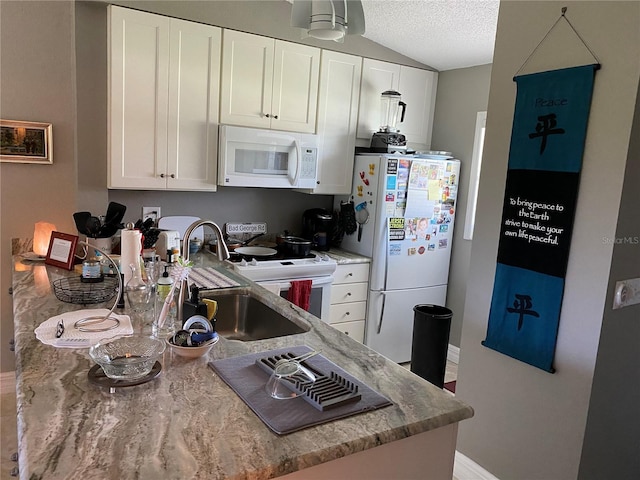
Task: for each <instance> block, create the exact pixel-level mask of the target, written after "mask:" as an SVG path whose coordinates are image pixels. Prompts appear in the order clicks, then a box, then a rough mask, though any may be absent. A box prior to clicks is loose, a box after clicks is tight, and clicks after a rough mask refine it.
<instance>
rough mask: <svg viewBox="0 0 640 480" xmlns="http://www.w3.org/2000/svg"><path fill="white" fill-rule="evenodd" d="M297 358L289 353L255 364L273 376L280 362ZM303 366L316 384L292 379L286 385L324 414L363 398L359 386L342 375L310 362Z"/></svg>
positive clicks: (260, 360)
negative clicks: (312, 376) (314, 378)
mask: <svg viewBox="0 0 640 480" xmlns="http://www.w3.org/2000/svg"><path fill="white" fill-rule="evenodd" d="M296 356H297V355H296V354H294V353H291V352H287V353H284V354H282V355H273V356H269V357H263V358H258V359H256V361H255V364H256V365H257V366H258V367H260V368H261V369H262V370H263V371H264V372H265V373H267V374H268V375H271V373H272V372H273V370H274V368H275V365H276V362H277V361H278V360H283V359H286V360H291V359H293V358H295V357H296ZM301 365H303V366H304V367H306V368H307V369H308V370H310V371H311V373H313V374H314V375H315V377H316V380H315V382H309V381H308V379H296V378H295V377H292V379H291V381H287V382H286V383H285V386H286V387H287V388H289V389H290V390H291V391H293V392H295V393H297V394H298V395H300V396H301V397H302V398H304V400H305V401H306V402H307V403H309V404H311V405H312V406H313V407H315V408H316V409H318V410H320V411H322V412H324V411H325V410H329V409H332V408H335V407H339V406H341V405H345V404H348V403H352V402H357V401H359V400H360V399H361V398H362V395H361V393H360V392H359V387H358V385H356V384H354V383H353V382H351V381H350V380H347V379H346V378H345V377H343V376H342V375H341V374H340V373H338V372H336V371H333V370H332V371H330V372H329V373H328V374H327V373H325V372H321V371H319V370H318V369H317V368H315V367H313V365H310V364H309V363H308V361H303V362H301Z"/></svg>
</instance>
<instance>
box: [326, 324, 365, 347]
mask: <svg viewBox="0 0 640 480" xmlns="http://www.w3.org/2000/svg"><path fill="white" fill-rule="evenodd" d="M331 326H332V327H333V328H336V329H338V330H340V331H341V332H342V333H344V334H345V335H349V336H350V337H351V338H353V339H354V340H356V341H358V342H360V343H364V320H357V321H355V322H342V323H336V324H333V325H331Z"/></svg>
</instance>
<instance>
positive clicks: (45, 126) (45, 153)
mask: <svg viewBox="0 0 640 480" xmlns="http://www.w3.org/2000/svg"><path fill="white" fill-rule="evenodd" d="M51 132H52V127H51V124H50V123H39V122H22V121H16V120H0V162H10V163H44V164H51V163H53V137H52V136H51Z"/></svg>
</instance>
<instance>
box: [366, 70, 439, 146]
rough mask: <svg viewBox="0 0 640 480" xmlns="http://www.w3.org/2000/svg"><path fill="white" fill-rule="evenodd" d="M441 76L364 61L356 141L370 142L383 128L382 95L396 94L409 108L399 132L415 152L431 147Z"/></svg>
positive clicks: (429, 72) (400, 124)
mask: <svg viewBox="0 0 640 480" xmlns="http://www.w3.org/2000/svg"><path fill="white" fill-rule="evenodd" d="M437 81H438V74H437V72H431V71H429V70H421V69H419V68H413V67H406V66H403V65H396V64H393V63H388V62H381V61H379V60H372V59H369V58H365V59H364V61H363V65H362V85H361V88H360V112H359V117H358V131H357V138H362V139H371V135H373V133H374V132H377V131H378V130H379V128H380V95H381V94H382V92H384V91H385V90H396V91H398V92H400V94H401V95H402V101H403V102H404V103H406V104H407V108H406V114H405V118H404V122H402V123H398V125H397V128H398V129H399V130H400V133H402V134H403V135H405V137H406V138H407V143H408V144H409V145H410V146H413V147H414V148H416V147H417V148H420V149H428V148H430V146H431V132H432V129H433V112H434V107H435V98H436V89H437Z"/></svg>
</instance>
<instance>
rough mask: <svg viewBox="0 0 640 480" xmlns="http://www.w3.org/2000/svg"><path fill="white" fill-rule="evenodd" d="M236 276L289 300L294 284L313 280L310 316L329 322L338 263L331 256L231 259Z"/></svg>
mask: <svg viewBox="0 0 640 480" xmlns="http://www.w3.org/2000/svg"><path fill="white" fill-rule="evenodd" d="M227 262H229V263H231V264H232V265H233V269H234V270H235V272H236V273H238V274H240V275H242V276H243V277H245V278H248V279H249V280H253V281H254V282H256V283H258V284H260V285H262V286H264V287H265V288H268V289H269V290H271V291H272V292H274V293H276V294H278V295H280V296H281V297H282V298H285V299H287V300H289V290H290V289H291V285H292V282H295V281H301V280H311V292H310V298H309V308H308V311H309V313H311V314H313V315H315V316H316V317H318V318H320V319H322V320H323V321H325V322H327V323H328V322H329V315H330V312H329V308H330V305H331V284H332V283H333V272H335V270H336V267H337V265H338V264H337V262H336V261H335V260H333V259H332V258H329V256H328V255H325V254H322V253H313V255H310V256H309V257H305V258H275V259H271V260H256V259H251V260H246V259H242V260H234V261H231V260H227Z"/></svg>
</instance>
